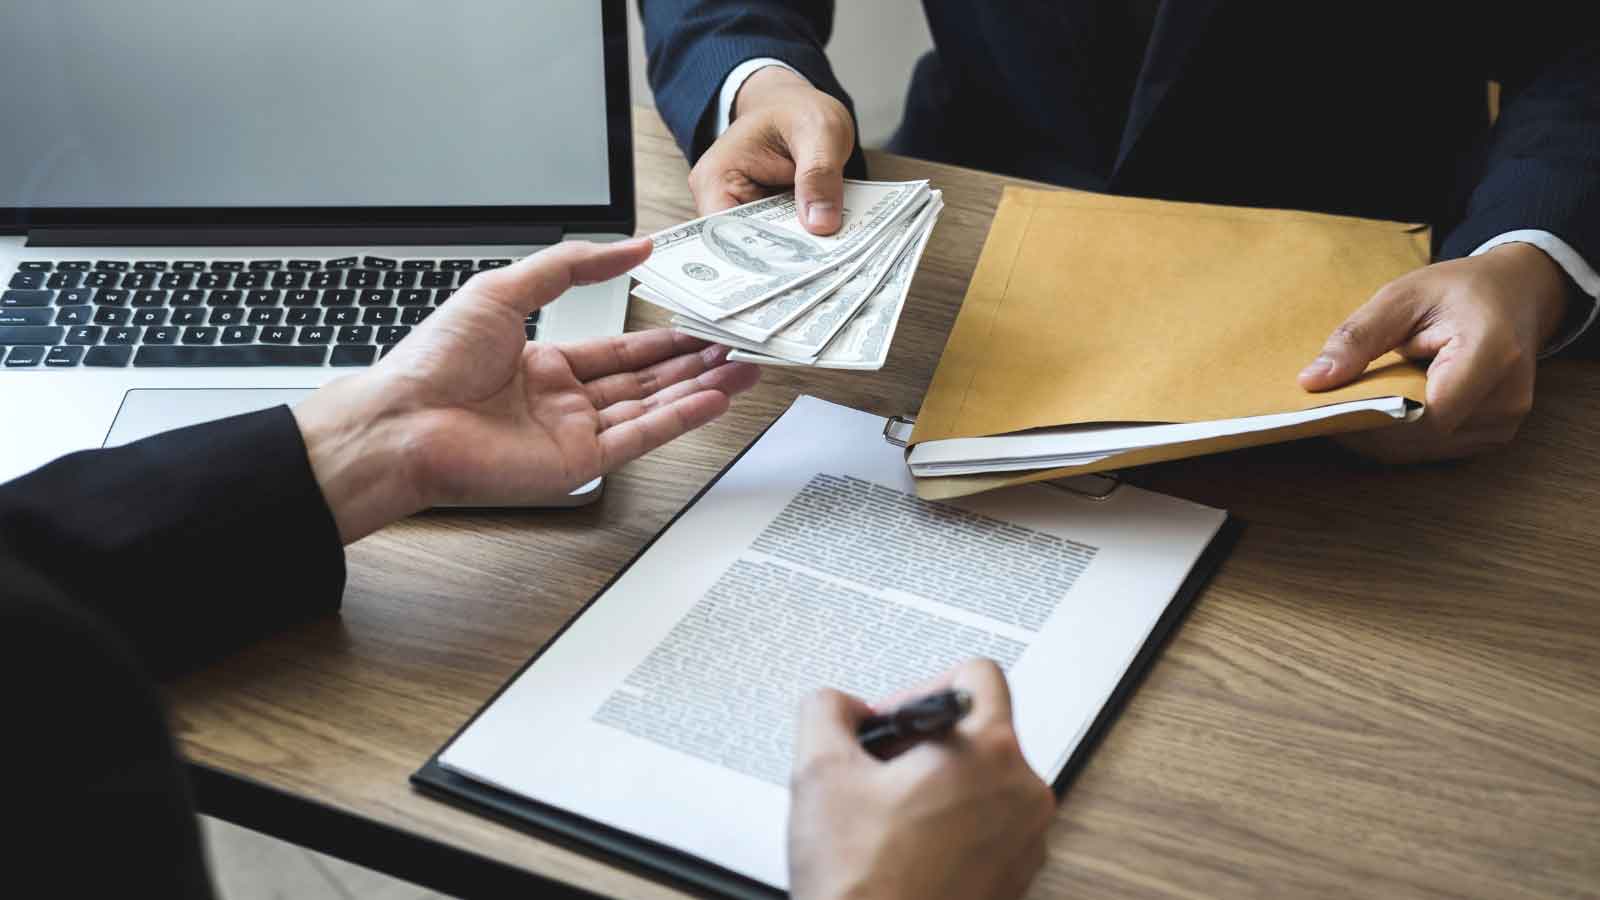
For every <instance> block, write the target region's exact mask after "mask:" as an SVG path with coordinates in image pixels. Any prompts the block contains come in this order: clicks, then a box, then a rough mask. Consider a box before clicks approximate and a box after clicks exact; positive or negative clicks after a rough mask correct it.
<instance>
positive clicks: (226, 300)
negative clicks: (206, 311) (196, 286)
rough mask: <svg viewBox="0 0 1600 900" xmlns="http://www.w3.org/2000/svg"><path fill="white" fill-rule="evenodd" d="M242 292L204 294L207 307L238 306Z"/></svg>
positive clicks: (242, 295) (242, 296)
mask: <svg viewBox="0 0 1600 900" xmlns="http://www.w3.org/2000/svg"><path fill="white" fill-rule="evenodd" d="M243 299H244V291H212V292H211V293H209V294H206V305H207V306H238V305H239V301H240V300H243Z"/></svg>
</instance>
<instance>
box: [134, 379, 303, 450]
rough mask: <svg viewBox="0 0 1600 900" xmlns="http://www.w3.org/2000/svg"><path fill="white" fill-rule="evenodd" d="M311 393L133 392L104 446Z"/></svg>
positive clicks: (286, 390) (295, 390) (299, 390)
mask: <svg viewBox="0 0 1600 900" xmlns="http://www.w3.org/2000/svg"><path fill="white" fill-rule="evenodd" d="M310 393H311V389H310V388H263V389H255V388H174V389H136V390H131V391H129V392H128V393H127V394H125V395H124V396H123V398H122V408H121V409H118V410H117V418H116V420H115V421H113V422H112V423H111V431H109V432H108V433H107V434H106V440H105V443H104V444H103V445H102V446H106V447H119V446H121V445H123V444H128V443H132V442H134V441H137V440H141V439H143V438H147V437H149V436H151V435H152V434H160V433H161V432H163V431H171V430H172V429H174V428H185V427H187V426H190V425H198V424H200V423H201V422H211V421H214V420H216V419H226V418H227V417H229V416H237V415H241V414H243V413H248V412H256V411H257V410H262V409H267V408H269V407H273V406H279V405H282V404H285V403H288V404H295V403H299V402H300V401H301V400H303V399H305V397H306V395H308V394H310Z"/></svg>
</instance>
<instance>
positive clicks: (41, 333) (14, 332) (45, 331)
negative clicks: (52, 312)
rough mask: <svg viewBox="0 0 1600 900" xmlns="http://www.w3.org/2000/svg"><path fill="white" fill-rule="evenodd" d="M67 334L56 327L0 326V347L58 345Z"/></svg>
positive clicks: (62, 329) (64, 330)
mask: <svg viewBox="0 0 1600 900" xmlns="http://www.w3.org/2000/svg"><path fill="white" fill-rule="evenodd" d="M66 333H67V330H66V329H65V328H62V327H60V326H58V325H0V346H4V345H7V344H41V345H44V344H59V343H61V338H62V336H63V335H65V334H66Z"/></svg>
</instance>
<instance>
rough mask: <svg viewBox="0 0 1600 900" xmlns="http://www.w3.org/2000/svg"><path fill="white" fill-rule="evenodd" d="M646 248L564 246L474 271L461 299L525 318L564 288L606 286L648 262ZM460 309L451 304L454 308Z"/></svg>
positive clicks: (633, 242) (640, 242) (636, 244)
mask: <svg viewBox="0 0 1600 900" xmlns="http://www.w3.org/2000/svg"><path fill="white" fill-rule="evenodd" d="M651 246H652V245H651V241H650V239H649V238H647V237H638V238H632V239H630V240H626V241H617V242H615V243H605V244H596V243H590V242H587V241H564V242H562V243H560V244H557V245H555V246H554V247H549V248H546V249H544V250H541V251H539V252H538V253H534V254H530V255H528V256H525V257H523V258H522V259H521V260H518V261H517V262H516V263H515V264H513V265H510V266H507V267H505V268H503V269H490V270H488V271H486V272H479V273H478V274H477V275H475V276H473V277H472V280H470V281H468V282H467V284H466V285H465V286H464V287H463V288H462V289H461V294H471V293H476V294H478V295H480V296H482V297H483V298H484V299H485V300H488V301H490V302H493V303H498V304H500V305H502V306H508V307H510V308H512V309H513V310H515V311H516V312H517V314H518V315H524V316H525V315H527V314H528V313H531V312H533V311H534V310H536V309H538V308H539V307H541V306H544V305H545V304H547V303H550V302H552V301H554V300H555V299H556V298H557V297H560V296H561V295H562V294H564V293H566V292H567V290H568V289H570V288H573V287H577V286H578V285H584V284H594V283H595V282H599V281H608V280H610V279H612V278H615V277H617V276H618V275H621V274H622V273H624V272H627V271H628V270H630V269H632V268H634V267H635V266H637V265H639V264H640V263H643V262H644V261H645V260H646V259H647V258H649V256H650V250H651ZM458 296H459V295H458ZM466 305H467V304H464V303H461V304H457V306H456V308H457V309H460V308H462V307H464V306H466ZM444 309H446V310H448V309H450V305H449V304H447V305H446V306H445V307H444Z"/></svg>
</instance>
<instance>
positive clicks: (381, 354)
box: [378, 344, 399, 359]
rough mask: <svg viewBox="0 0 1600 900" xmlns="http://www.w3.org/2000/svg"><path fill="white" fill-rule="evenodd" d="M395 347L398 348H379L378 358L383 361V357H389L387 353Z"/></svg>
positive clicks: (384, 346)
mask: <svg viewBox="0 0 1600 900" xmlns="http://www.w3.org/2000/svg"><path fill="white" fill-rule="evenodd" d="M397 346H399V345H398V344H384V345H383V346H382V347H379V348H378V358H379V359H383V358H384V357H385V356H388V355H389V351H390V350H393V349H394V348H395V347H397Z"/></svg>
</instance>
